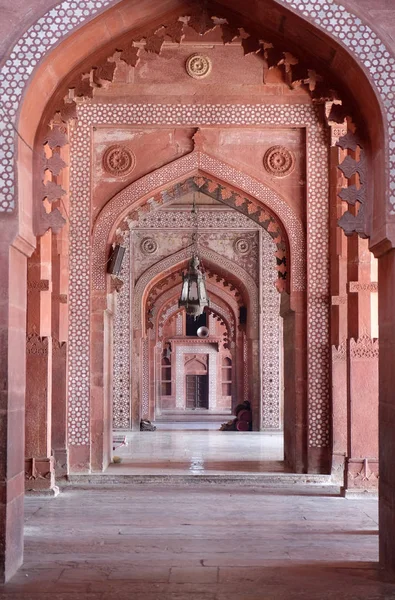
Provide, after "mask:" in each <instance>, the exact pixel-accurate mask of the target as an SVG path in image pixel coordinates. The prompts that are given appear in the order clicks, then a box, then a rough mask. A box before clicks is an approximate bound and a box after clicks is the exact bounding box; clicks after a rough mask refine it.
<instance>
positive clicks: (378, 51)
mask: <svg viewBox="0 0 395 600" xmlns="http://www.w3.org/2000/svg"><path fill="white" fill-rule="evenodd" d="M277 3H278V4H280V5H288V6H289V7H290V8H291V9H293V10H294V11H295V12H296V13H300V14H302V15H304V16H306V17H307V18H309V19H310V20H311V21H313V22H314V23H315V24H316V25H318V26H319V27H321V28H323V29H324V30H326V31H328V32H329V33H330V35H332V36H335V37H337V38H338V39H340V40H342V43H343V44H348V45H349V46H350V47H352V48H354V53H355V55H356V56H357V57H360V60H361V61H362V62H363V64H364V65H365V68H366V69H368V70H369V71H370V73H371V75H372V82H373V85H374V86H375V89H376V90H378V92H379V93H380V95H381V98H382V99H385V100H386V101H387V103H386V107H387V114H389V115H390V117H392V116H393V114H394V106H393V100H392V97H393V90H392V89H391V88H392V87H393V85H394V84H393V81H392V80H391V79H389V78H388V77H385V76H383V75H385V68H386V65H385V64H384V65H383V64H381V61H384V62H385V61H386V60H387V61H390V60H393V56H392V55H391V53H390V52H388V50H387V49H386V48H385V45H384V44H383V43H382V42H381V40H380V39H378V38H377V36H376V34H375V33H374V32H372V30H371V28H370V27H369V26H368V25H366V24H363V23H361V22H358V21H357V20H356V18H355V17H354V16H353V15H351V14H350V13H348V12H347V11H346V10H345V9H343V7H337V5H336V4H333V5H330V9H331V10H328V9H327V8H326V4H325V5H324V3H323V0H322V1H321V0H319V1H316V2H309V3H307V1H305V0H301V1H299V2H296V0H284V1H282V2H279V1H278V2H277ZM80 4H81V6H83V7H84V10H85V14H84V12H83V11H82V13H80V14H79V16H77V21H75V20H74V23H73V22H72V21H71V25H72V26H71V25H69V27H68V31H71V30H72V28H73V27H75V26H78V25H79V24H81V23H83V22H84V21H87V20H89V18H91V17H92V11H96V10H101V8H103V7H105V6H109V5H110V4H112V3H107V2H96V3H95V4H94V8H93V9H91V8H86V7H87V6H88V5H87V3H85V2H81V3H80ZM80 4H78V5H77V3H75V5H76V6H77V8H78V9H79V10H80ZM70 6H71V4H70V3H67V2H64V3H62V4H61V5H59V6H57V7H55V9H54V13H53V14H50V13H48V15H46V16H45V18H44V19H43V21H42V22H40V23H38V27H39V28H40V29H41V30H42V32H44V34H43V41H42V42H39V43H37V42H34V41H33V42H31V40H30V39H29V36H30V37H31V38H32V39H33V40H34V38H35V39H36V40H37V37H38V36H37V35H33V34H34V29H31V30H29V32H27V33H26V35H25V36H23V39H22V40H21V41H20V43H19V42H18V43H19V45H18V44H17V45H16V47H15V48H14V52H13V55H12V56H11V57H10V59H9V61H8V62H7V63H6V65H5V69H4V70H3V72H2V77H3V82H4V83H5V91H4V93H5V94H6V95H7V98H8V100H6V108H7V110H8V111H9V112H8V116H9V117H10V121H9V122H8V123H6V126H5V134H6V135H5V138H6V139H5V142H4V144H5V146H4V148H5V158H4V159H3V163H2V167H4V168H3V171H2V173H3V175H4V178H3V182H5V185H3V188H7V189H6V190H5V194H6V196H5V199H4V200H3V204H2V207H1V212H8V213H10V214H11V215H14V214H15V212H13V211H14V210H15V208H16V202H15V196H14V195H13V192H14V190H13V189H12V179H13V165H11V164H10V160H12V159H13V150H12V148H11V146H12V143H13V141H14V132H13V125H15V118H16V114H17V111H18V103H19V99H20V98H21V97H22V93H23V90H24V87H25V85H26V82H27V80H28V78H29V76H30V73H31V72H32V70H33V68H34V66H35V65H36V64H37V62H38V61H39V60H40V58H41V56H42V55H43V53H44V52H46V51H48V50H49V49H50V48H51V46H52V44H53V43H56V42H57V41H59V40H60V39H61V38H62V32H60V31H59V30H57V28H56V26H55V27H54V28H52V31H51V33H49V32H50V29H51V28H50V27H47V25H49V24H50V23H55V21H54V19H55V18H57V17H58V16H59V13H58V9H62V10H63V11H66V12H67V10H70ZM76 6H73V7H72V8H71V9H72V10H73V9H74V8H76ZM331 11H332V15H331V14H330V12H331ZM73 17H74V19H75V16H74V15H73ZM331 19H332V21H331ZM340 19H344V20H345V22H346V23H347V24H348V26H350V30H349V31H347V30H346V29H345V28H344V27H339V26H338V25H337V24H336V21H337V20H339V21H340ZM43 25H45V27H43ZM53 30H55V31H56V35H55V36H54V33H53ZM356 32H358V33H359V34H361V35H362V37H361V35H360V36H358V37H356V36H355V33H356ZM36 33H37V29H36ZM40 37H41V36H40ZM365 40H370V42H372V41H373V44H372V43H370V44H368V41H365ZM25 48H27V49H28V50H29V51H30V50H32V49H33V52H32V54H33V58H32V59H31V61H28V64H27V65H26V64H25V65H22V66H21V68H20V70H19V71H18V69H19V68H17V67H16V63H15V61H16V60H18V53H20V52H22V53H23V52H26V49H25ZM372 54H373V55H374V57H373V58H372ZM390 64H393V63H390ZM16 68H17V71H15V69H16ZM365 72H366V71H365ZM15 74H17V76H15ZM10 82H12V85H11V84H10ZM387 88H390V89H389V90H388V89H387ZM391 94H392V96H391ZM390 121H391V119H390ZM389 136H390V137H391V138H392V142H394V131H393V129H392V126H391V125H390V127H389ZM386 148H387V152H388V145H387V146H386ZM392 164H393V163H392ZM394 176H395V175H394V174H392V173H391V177H394ZM27 187H29V186H28V185H27ZM26 197H29V194H26ZM19 208H20V212H19V215H20V218H21V221H22V220H23V218H24V217H25V216H26V215H27V214H28V213H29V210H27V211H25V209H24V207H19ZM389 212H390V214H392V213H393V207H390V209H389ZM24 213H25V214H24ZM385 213H386V211H383V212H382V214H381V224H383V222H384V221H385V218H384V219H383V218H382V217H383V214H385ZM81 215H82V212H81V213H80V216H81ZM26 222H27V223H29V217H27V220H26ZM16 227H17V226H16ZM14 233H16V229H15V232H14ZM30 234H31V232H30V230H28V229H26V230H25V231H23V229H21V230H20V231H19V235H20V238H19V242H18V243H19V246H18V248H19V250H21V249H22V251H23V252H26V253H27V252H30V251H31V248H28V246H27V244H26V245H25V246H23V244H22V243H21V239H22V238H23V237H24V236H26V237H27V238H29V235H30ZM378 237H379V236H376V238H375V241H376V242H381V241H382V239H378ZM387 237H388V238H391V233H390V232H389V233H388V235H387ZM32 239H33V238H32V237H31V235H30V241H31V243H32ZM15 245H16V244H14V246H15ZM387 247H388V246H387ZM19 250H18V251H19ZM82 256H84V249H82ZM13 258H14V259H15V257H13ZM7 260H8V257H7ZM13 264H17V263H16V261H15V260H14V263H13ZM383 265H384V266H383V269H382V279H384V276H386V275H388V272H390V271H391V268H390V267H391V264H390V263H389V262H388V261H387V262H385V264H384V261H383ZM85 266H86V265H84V267H85ZM11 270H12V269H11ZM18 273H23V268H22V267H21V269H20V271H18ZM74 273H75V274H76V271H75V272H74ZM75 292H76V288H74V293H75ZM74 297H76V296H74ZM80 300H82V304H83V309H84V308H85V304H86V301H87V298H86V297H84V298H80ZM74 309H76V306H74ZM77 327H78V324H77ZM74 331H76V330H74ZM81 331H82V332H83V333H84V331H85V330H84V329H82V330H81ZM76 339H77V338H76ZM78 341H79V342H81V341H83V336H82V338H78ZM85 367H86V365H85V366H84V369H85ZM7 375H8V374H6V376H5V380H6V379H7ZM77 375H78V373H77ZM85 391H86V389H85V390H84V393H85ZM79 404H80V400H79V402H78V405H79ZM87 415H89V405H88V406H86V405H85V404H84V402H82V422H84V419H85V418H86V416H87ZM74 426H75V423H73V427H74ZM79 435H80V437H79V439H80V440H83V442H86V441H89V434H88V432H87V431H85V430H83V431H82V430H80V431H79Z"/></svg>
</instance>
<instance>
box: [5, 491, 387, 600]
mask: <svg viewBox="0 0 395 600" xmlns="http://www.w3.org/2000/svg"><path fill="white" fill-rule="evenodd" d="M25 536H26V538H25V539H26V547H25V564H24V566H23V568H22V570H21V571H20V572H19V573H18V574H17V575H16V576H15V577H14V578H13V579H12V580H11V582H10V583H8V584H7V585H5V586H3V587H2V588H1V589H0V600H5V599H7V600H22V599H23V600H25V599H26V600H27V599H29V600H184V599H186V600H299V599H300V600H302V599H307V600H328V599H336V600H389V599H392V598H395V584H391V583H385V582H381V581H380V577H379V571H378V568H377V563H376V561H377V559H378V544H377V540H378V537H377V501H375V500H372V499H367V500H346V499H343V498H341V497H339V496H337V495H336V490H335V489H334V488H332V487H330V486H326V487H325V486H322V487H319V486H296V487H294V488H292V489H291V488H289V489H284V488H282V489H281V490H279V489H274V488H262V487H261V488H258V487H248V486H241V485H239V486H235V485H232V486H229V485H222V486H220V485H201V484H193V485H189V486H174V485H149V486H147V485H137V486H130V485H129V486H125V485H124V486H112V487H111V486H107V487H104V488H103V487H96V488H95V487H94V486H93V487H91V488H75V487H74V488H67V487H66V488H64V490H63V491H62V493H61V494H60V496H59V497H58V498H56V499H34V498H31V497H30V498H27V500H26V524H25Z"/></svg>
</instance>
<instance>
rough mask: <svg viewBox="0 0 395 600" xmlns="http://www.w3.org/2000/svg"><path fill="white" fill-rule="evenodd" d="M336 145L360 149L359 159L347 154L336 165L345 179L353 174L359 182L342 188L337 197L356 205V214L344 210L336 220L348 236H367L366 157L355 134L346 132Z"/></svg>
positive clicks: (353, 149)
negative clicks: (354, 234) (355, 234)
mask: <svg viewBox="0 0 395 600" xmlns="http://www.w3.org/2000/svg"><path fill="white" fill-rule="evenodd" d="M337 146H339V147H340V148H342V149H343V150H351V151H353V152H356V150H357V149H358V148H359V149H360V154H359V160H356V159H354V158H352V157H351V156H349V155H347V156H346V158H345V159H344V160H343V162H342V163H341V164H340V165H339V166H338V168H339V170H340V171H341V172H342V173H343V175H344V176H345V177H346V178H347V179H351V178H352V177H354V176H355V175H358V177H359V183H358V184H357V185H355V184H353V185H350V186H347V187H345V188H343V189H342V190H341V191H340V193H339V197H340V198H341V199H342V200H344V201H345V202H347V204H349V205H350V206H355V205H356V204H357V205H358V212H357V214H353V213H351V212H350V211H346V212H345V213H344V214H343V215H342V217H341V218H340V219H339V221H338V225H339V226H340V227H341V229H343V231H344V233H345V234H346V235H347V236H349V235H352V234H353V233H357V234H358V235H359V236H360V237H362V238H367V237H368V234H367V224H366V222H365V202H366V166H367V164H366V157H365V153H364V151H363V148H362V146H361V143H360V141H359V139H358V138H357V136H356V135H355V134H353V133H351V132H348V133H347V134H346V135H345V136H343V137H342V138H340V139H339V141H338V142H337Z"/></svg>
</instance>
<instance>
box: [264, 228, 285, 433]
mask: <svg viewBox="0 0 395 600" xmlns="http://www.w3.org/2000/svg"><path fill="white" fill-rule="evenodd" d="M262 233H263V235H262V275H261V277H262V296H263V298H262V424H261V425H262V429H281V426H282V423H281V422H280V323H279V314H280V294H279V293H278V291H277V289H276V287H275V285H274V284H275V282H276V280H277V269H276V259H275V256H274V253H273V247H274V244H273V240H272V238H271V236H270V235H269V234H268V233H267V231H265V230H263V231H262Z"/></svg>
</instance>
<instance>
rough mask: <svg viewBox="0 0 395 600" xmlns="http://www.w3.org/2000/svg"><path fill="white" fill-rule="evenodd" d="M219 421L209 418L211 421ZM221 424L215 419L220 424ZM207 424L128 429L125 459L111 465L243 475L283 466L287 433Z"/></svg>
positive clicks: (151, 471)
mask: <svg viewBox="0 0 395 600" xmlns="http://www.w3.org/2000/svg"><path fill="white" fill-rule="evenodd" d="M210 425H213V424H208V425H207V424H206V425H205V426H206V427H207V426H210ZM214 425H215V424H214ZM201 426H203V424H198V423H194V424H180V423H177V424H159V425H158V429H157V431H142V432H140V431H136V432H129V433H127V434H126V441H127V446H121V447H119V448H117V449H116V450H115V451H114V454H115V455H116V456H118V457H119V458H121V459H122V462H121V463H119V464H112V465H110V467H109V468H108V469H107V473H110V474H118V475H121V474H130V475H206V474H207V475H227V474H229V473H232V474H233V475H243V474H246V473H267V472H283V471H284V464H283V436H282V434H281V433H260V432H237V431H218V424H217V425H215V426H216V430H213V429H210V430H205V431H203V430H201Z"/></svg>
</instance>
